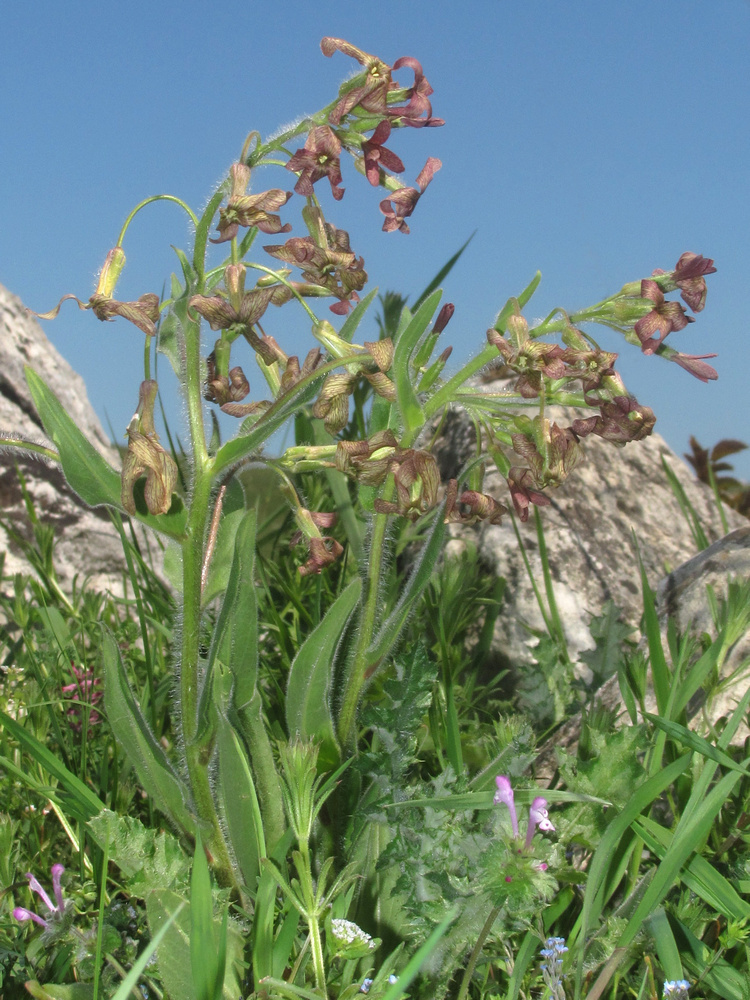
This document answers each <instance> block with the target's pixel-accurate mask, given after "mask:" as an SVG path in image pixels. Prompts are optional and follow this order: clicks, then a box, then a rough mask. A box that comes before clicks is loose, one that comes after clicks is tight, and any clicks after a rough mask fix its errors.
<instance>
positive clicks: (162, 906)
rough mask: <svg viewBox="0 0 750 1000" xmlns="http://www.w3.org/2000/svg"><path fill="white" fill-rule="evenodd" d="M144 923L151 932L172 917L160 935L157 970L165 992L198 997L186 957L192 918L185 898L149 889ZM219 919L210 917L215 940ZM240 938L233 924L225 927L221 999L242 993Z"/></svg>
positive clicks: (187, 999) (187, 998)
mask: <svg viewBox="0 0 750 1000" xmlns="http://www.w3.org/2000/svg"><path fill="white" fill-rule="evenodd" d="M146 912H147V915H148V925H149V929H150V931H151V933H152V934H157V933H158V932H159V931H160V930H161V929H163V928H164V926H165V925H166V924H167V923H168V921H169V920H170V917H173V919H172V922H171V924H170V925H169V926H168V927H167V930H166V933H165V935H164V944H163V947H161V948H160V949H159V953H158V965H159V974H160V976H161V978H162V980H163V983H164V988H165V990H166V993H167V994H168V995H169V996H170V997H175V998H179V1000H201V997H200V996H199V994H198V992H197V990H196V987H195V984H194V983H193V976H192V969H191V959H190V930H191V926H192V918H191V914H190V904H189V903H188V902H187V900H185V899H183V898H182V897H180V896H178V895H177V893H175V892H170V891H169V890H167V889H165V890H160V891H157V892H152V893H151V894H150V895H149V896H148V898H147V900H146ZM222 922H223V921H218V920H214V930H215V933H216V940H218V939H219V935H220V933H221V926H222ZM243 950H244V939H243V937H242V935H241V934H240V933H239V931H238V930H237V928H236V927H234V926H233V925H232V924H229V925H228V927H227V953H226V969H225V972H224V982H223V987H222V991H221V997H222V998H223V1000H237V997H239V996H242V995H243V991H242V987H241V984H240V980H239V977H238V975H237V971H236V970H237V968H238V967H239V966H240V963H241V962H242V955H243Z"/></svg>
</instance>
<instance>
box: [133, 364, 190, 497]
mask: <svg viewBox="0 0 750 1000" xmlns="http://www.w3.org/2000/svg"><path fill="white" fill-rule="evenodd" d="M158 388H159V387H158V385H157V384H156V382H155V381H154V380H153V379H149V380H147V381H145V382H141V388H140V392H139V400H138V409H137V411H136V413H135V415H134V416H133V419H132V420H131V421H130V424H129V425H128V432H127V433H128V450H127V451H126V453H125V457H124V459H123V462H122V473H121V480H122V489H121V494H120V501H121V503H122V506H123V507H124V508H125V510H126V511H127V512H128V514H135V513H136V504H135V499H134V497H133V487H134V486H135V484H136V481H137V480H138V479H139V478H140V477H141V476H142V475H143V474H144V472H145V474H146V489H145V500H146V507H147V508H148V512H149V514H166V513H167V511H168V510H169V508H170V507H171V506H172V492H173V490H174V488H175V485H176V483H177V464H176V463H175V461H174V459H173V458H172V456H171V455H169V454H167V452H166V451H165V450H164V448H162V446H161V445H160V444H159V435H158V434H157V433H156V428H155V427H154V405H155V403H156V395H157V392H158Z"/></svg>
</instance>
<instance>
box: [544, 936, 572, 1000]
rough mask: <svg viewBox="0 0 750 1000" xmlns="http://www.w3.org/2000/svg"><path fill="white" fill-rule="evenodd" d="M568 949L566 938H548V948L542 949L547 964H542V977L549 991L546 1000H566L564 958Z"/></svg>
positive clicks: (545, 995) (545, 996)
mask: <svg viewBox="0 0 750 1000" xmlns="http://www.w3.org/2000/svg"><path fill="white" fill-rule="evenodd" d="M567 950H568V949H567V948H566V947H565V938H562V937H549V938H547V947H546V948H542V950H541V952H540V954H541V956H542V958H544V959H546V962H543V963H542V976H543V977H544V985H545V986H546V987H547V989H548V990H549V992H548V993H545V994H544V1000H565V992H564V990H563V985H562V957H563V955H564V954H565V952H566V951H567Z"/></svg>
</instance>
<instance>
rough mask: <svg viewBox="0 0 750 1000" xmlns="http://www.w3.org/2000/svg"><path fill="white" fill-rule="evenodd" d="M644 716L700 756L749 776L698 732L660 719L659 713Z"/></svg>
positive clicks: (745, 770) (743, 768)
mask: <svg viewBox="0 0 750 1000" xmlns="http://www.w3.org/2000/svg"><path fill="white" fill-rule="evenodd" d="M646 718H647V719H648V720H649V721H650V722H652V723H653V724H654V726H656V728H657V729H661V730H663V732H665V733H666V734H667V736H669V737H671V739H673V740H674V741H675V742H677V743H682V744H683V745H684V746H686V747H689V748H690V749H691V750H695V752H696V753H699V754H701V756H703V757H707V758H708V760H712V761H714V762H715V763H716V764H721V766H722V767H726V768H729V769H730V770H733V771H739V772H740V774H745V775H747V776H748V777H750V771H748V769H747V768H746V767H742V765H741V764H737V763H735V761H734V760H733V759H732V758H731V757H730V756H729V754H727V753H724V751H723V750H719V749H717V748H716V747H715V746H714V745H713V743H709V742H708V740H706V739H704V738H703V737H702V736H699V735H698V733H694V732H693V731H692V729H687V728H686V727H685V726H681V725H680V724H679V723H678V722H670V721H669V720H668V719H662V718H661V716H659V715H651V714H650V713H649V712H647V713H646Z"/></svg>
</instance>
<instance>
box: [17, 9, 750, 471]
mask: <svg viewBox="0 0 750 1000" xmlns="http://www.w3.org/2000/svg"><path fill="white" fill-rule="evenodd" d="M323 35H334V36H338V37H343V38H346V39H348V40H349V41H352V42H353V43H355V44H357V45H359V46H360V47H361V48H363V49H365V50H367V51H369V52H373V53H375V54H377V55H379V56H380V57H381V58H382V59H384V60H385V61H386V62H389V63H391V62H393V61H394V60H395V59H396V58H398V57H399V56H403V55H410V56H414V57H416V58H418V59H419V60H420V61H421V62H422V64H423V66H424V69H425V74H426V76H427V77H428V79H429V81H430V83H431V84H432V86H433V87H434V90H435V93H434V95H433V98H432V100H433V109H434V114H435V115H439V116H440V117H442V118H445V120H446V125H445V127H444V128H440V129H421V130H417V129H404V130H402V131H400V132H398V133H396V134H395V136H394V140H392V141H391V143H390V145H391V146H392V147H393V148H394V149H395V150H396V151H397V152H398V153H399V155H401V157H402V159H403V160H404V163H405V164H406V172H405V174H404V175H403V177H404V179H405V183H413V182H414V178H415V177H416V175H417V173H418V172H419V170H420V169H421V167H422V165H423V164H424V162H425V160H426V159H427V157H428V156H437V157H439V158H440V159H441V160H442V161H443V168H442V170H441V171H440V172H439V173H438V174H437V175H436V177H435V179H434V181H433V183H432V184H431V186H430V188H429V189H428V191H427V193H426V194H425V196H424V197H423V198H422V200H421V201H420V203H419V205H418V207H417V209H416V211H415V213H414V215H413V217H412V220H411V223H412V226H411V228H412V233H411V235H409V236H404V235H402V234H401V233H392V234H385V233H382V232H381V231H380V227H381V223H382V217H381V216H380V213H379V211H378V201H379V197H378V192H377V191H375V190H374V189H372V188H370V187H369V185H367V183H366V182H365V181H364V180H363V178H361V177H360V176H359V175H358V174H356V173H355V172H354V170H353V168H352V166H351V163H350V162H347V163H344V186H345V187H346V188H347V193H346V196H345V197H344V199H343V201H342V202H340V203H338V204H336V205H335V207H334V206H333V203H332V201H331V199H330V198H329V197H328V196H325V201H324V208H325V209H326V210H327V211H328V217H329V218H330V219H331V220H332V221H334V222H335V223H336V224H337V225H338V226H339V227H340V228H345V229H347V230H349V232H350V234H351V239H352V245H353V248H354V249H355V250H356V251H357V252H358V253H361V254H362V255H363V256H364V257H365V266H366V269H367V271H368V273H369V275H370V287H371V286H372V285H374V284H377V285H379V286H380V288H381V290H384V289H388V288H390V289H395V290H397V291H400V292H402V293H404V294H408V295H411V296H416V295H417V294H418V293H419V292H420V291H421V290H422V288H423V287H424V285H425V284H426V283H427V282H428V281H429V280H430V279H431V277H432V276H433V275H434V273H435V272H436V271H437V270H438V269H439V268H440V266H441V265H442V264H443V263H444V261H445V260H446V259H447V258H448V257H449V256H450V255H451V254H452V253H453V252H454V251H455V250H456V249H457V248H458V246H460V244H462V243H463V242H464V241H465V240H466V238H467V237H468V236H469V235H470V234H471V233H472V232H473V231H474V230H476V231H477V232H476V236H475V238H474V240H473V242H472V243H471V244H470V246H469V248H468V249H467V251H466V253H465V254H464V256H463V258H462V260H461V261H460V262H459V265H458V266H457V267H456V268H455V270H454V272H453V273H452V275H451V276H450V278H449V279H448V281H447V283H446V286H445V299H446V300H448V301H452V302H454V303H455V305H456V314H455V316H454V319H453V321H452V323H451V325H450V326H449V327H448V330H447V331H446V333H445V334H444V338H445V343H446V344H448V343H452V344H453V345H454V347H455V355H454V356H455V357H456V358H458V359H465V358H467V357H468V356H469V355H470V354H471V352H472V351H473V350H476V349H478V348H479V347H480V346H481V345H482V344H483V343H484V335H485V330H486V328H487V327H488V326H489V325H491V323H492V320H493V318H494V315H495V313H496V312H497V310H498V309H499V308H500V307H501V306H502V305H503V303H504V302H505V300H506V298H507V297H508V296H510V295H514V294H516V293H518V292H519V291H520V290H521V289H522V288H523V287H524V286H525V285H526V284H527V282H528V281H529V280H530V278H531V277H532V275H533V274H534V272H535V271H536V269H537V268H539V269H540V270H541V271H542V274H543V281H542V285H541V287H540V290H539V291H538V292H537V295H536V296H535V298H534V299H533V300H532V303H531V304H530V306H529V308H528V310H527V314H528V315H529V317H536V316H543V315H545V314H546V313H547V312H549V311H550V310H551V309H552V308H554V307H555V306H563V307H566V308H568V309H570V310H574V309H576V308H580V307H582V306H584V305H587V304H591V303H593V302H595V301H598V300H599V299H601V298H603V297H604V296H605V295H607V294H609V293H611V292H614V291H616V290H617V289H618V288H619V287H620V286H621V285H622V284H623V283H624V282H625V281H630V280H634V279H637V278H641V277H646V276H647V275H649V274H650V272H651V271H652V270H653V269H654V268H656V267H661V268H663V269H665V270H666V269H670V268H671V267H673V266H674V264H675V263H676V261H677V259H678V257H679V256H680V254H681V253H682V252H683V251H684V250H692V251H695V252H698V253H702V254H704V255H705V256H708V257H713V258H714V259H715V261H716V266H717V267H718V273H717V274H715V275H712V276H711V277H710V279H709V293H708V302H707V306H706V309H705V311H704V312H703V313H701V314H700V315H699V316H698V319H697V322H696V323H694V324H692V325H691V326H690V327H688V328H687V329H686V330H685V331H683V332H681V333H673V334H672V335H671V336H670V338H669V340H668V342H669V343H670V344H671V345H672V346H673V347H675V348H677V349H678V350H681V351H684V352H686V353H695V354H704V353H712V352H716V353H718V355H719V357H718V358H717V359H716V360H715V361H714V362H711V363H712V364H714V366H715V367H716V368H717V370H718V371H719V375H720V379H719V381H718V382H715V383H709V384H708V385H704V384H703V383H701V382H698V381H696V380H695V379H693V378H691V376H690V375H688V374H687V372H684V371H683V370H682V369H680V368H679V367H678V366H677V365H674V364H669V363H667V362H665V361H662V360H661V359H659V358H655V357H644V356H642V355H640V353H639V352H638V351H637V350H636V349H635V348H633V347H631V346H630V345H627V344H625V343H624V341H622V340H621V338H619V337H618V335H616V334H614V333H611V334H610V333H608V332H605V331H601V333H600V334H597V336H598V339H600V342H601V343H602V346H604V347H606V348H607V349H610V350H619V351H620V352H621V353H620V361H619V362H618V366H619V369H620V371H621V373H622V375H623V378H624V380H625V383H626V385H627V386H628V388H629V389H630V391H631V392H632V393H633V394H634V395H636V396H637V397H638V400H639V401H640V402H641V403H643V404H646V405H649V406H651V407H652V408H653V409H654V410H655V412H656V414H657V418H658V423H657V430H658V431H660V432H661V433H662V434H663V435H664V436H665V437H666V438H667V440H668V441H669V443H670V444H671V445H672V447H673V448H675V450H677V451H678V452H682V451H684V450H685V449H686V447H687V439H688V437H689V435H690V434H691V433H692V434H695V435H696V436H697V437H698V438H699V440H700V441H701V442H702V443H703V444H705V445H708V444H712V443H715V442H716V441H717V440H718V439H719V438H722V437H738V438H741V439H745V440H747V441H748V442H750V419H749V416H750V407H749V406H748V402H747V397H748V393H747V379H748V361H747V349H746V341H747V333H746V327H747V319H746V313H747V306H746V300H745V297H744V295H745V289H746V287H747V285H748V273H749V271H750V253H749V250H748V233H750V198H749V195H748V164H749V163H750V124H749V123H750V107H749V106H748V105H749V103H750V102H749V100H748V93H749V91H748V74H747V53H748V51H749V50H750V3H749V2H748V0H720V2H717V3H711V4H707V3H704V2H696V0H682V2H676V0H663V2H662V3H660V4H658V5H654V4H652V3H646V2H640V0H636V2H628V3H620V4H602V3H594V2H593V0H589V2H584V0H581V2H578V3H560V2H559V0H554V2H553V0H536V2H534V3H528V2H527V3H524V2H520V0H518V2H515V0H476V2H472V0H468V2H466V3H464V4H456V3H455V0H451V2H444V0H430V2H423V0H410V2H408V3H404V2H400V3H395V2H391V0H380V2H378V4H377V5H374V4H364V3H350V4H346V5H344V4H339V3H336V4H334V3H327V2H320V3H317V4H308V3H304V4H303V3H295V2H291V3H287V4H284V5H267V4H263V5H261V4H258V3H254V2H251V0H246V2H245V3H242V4H232V5H221V6H219V5H215V6H214V5H208V4H205V3H201V4H198V3H194V2H192V0H183V2H182V3H180V4H165V3H161V2H159V0H152V2H149V3H144V2H141V0H131V2H129V3H127V4H118V5H115V4H112V3H102V2H99V3H96V4H95V3H90V2H88V0H81V2H76V0H72V2H71V3H67V4H61V3H53V2H41V3H34V2H29V3H28V4H25V5H21V4H13V5H11V6H10V7H9V9H8V11H6V12H5V13H4V15H3V37H2V40H0V98H1V100H0V122H1V123H2V136H3V140H2V143H1V144H0V223H1V224H0V282H2V284H4V285H5V286H6V287H8V288H9V289H10V290H11V291H13V292H14V293H15V294H17V295H19V296H20V297H21V298H22V299H23V300H24V302H25V303H26V304H27V305H28V306H30V307H32V308H34V309H37V310H38V311H43V310H46V309H49V308H51V307H52V306H53V305H54V304H55V303H56V302H57V301H58V299H59V298H60V297H61V296H62V295H63V294H64V293H66V292H75V293H76V294H77V295H78V296H79V297H80V298H82V299H86V298H87V297H88V296H89V295H90V294H91V292H92V291H93V287H94V283H95V276H96V273H97V271H98V269H99V267H100V266H101V263H102V261H103V259H104V256H105V254H106V252H107V250H108V249H109V248H110V247H111V246H112V245H113V244H114V241H115V239H116V237H117V234H118V232H119V229H120V226H121V224H122V222H123V220H124V218H125V216H126V215H127V213H128V212H129V210H130V209H131V208H132V207H133V206H134V205H135V204H136V203H137V202H138V201H139V200H141V199H142V198H144V197H146V196H148V195H151V194H157V193H162V192H169V193H172V194H176V195H178V196H180V197H182V198H184V199H185V200H186V201H188V202H189V203H191V204H192V205H193V206H194V208H196V209H200V208H201V207H202V205H203V204H204V203H205V201H206V200H207V198H208V196H209V195H210V193H211V191H212V189H213V187H214V185H215V184H216V183H217V182H218V181H219V180H220V179H221V177H222V176H223V174H224V172H225V171H226V169H227V167H228V166H229V164H230V163H231V162H232V161H233V160H234V159H236V157H237V155H238V153H239V150H240V148H241V145H242V142H243V139H244V137H245V135H246V134H247V133H248V132H249V131H250V130H251V129H258V130H259V131H260V132H261V134H263V135H268V134H270V133H271V132H273V131H275V130H276V129H277V128H278V127H279V126H280V125H282V124H284V123H288V122H289V121H291V120H292V119H294V118H296V117H297V116H299V115H301V114H304V113H307V112H313V111H315V110H317V109H318V108H319V107H321V106H322V105H323V104H325V103H326V102H327V101H329V100H331V99H332V97H333V96H335V93H336V91H337V87H338V84H339V83H340V82H341V80H343V79H344V78H345V77H346V76H347V75H349V73H350V72H351V70H352V69H353V68H354V65H355V64H354V63H353V62H352V61H351V60H349V59H347V58H346V57H344V56H342V55H340V54H336V55H335V56H334V57H333V58H332V59H326V58H324V57H323V56H322V55H321V53H320V49H319V42H320V39H321V37H322V36H323ZM407 78H408V74H407ZM272 186H283V187H287V188H289V189H290V188H291V187H292V185H291V183H290V182H289V178H288V177H287V178H281V177H279V175H278V173H276V174H272V173H269V174H268V175H267V177H259V178H257V181H256V186H255V190H262V189H264V188H266V187H272ZM294 205H295V201H292V202H291V203H290V205H289V206H288V209H287V212H288V218H289V219H290V220H292V221H293V220H294V219H295V216H294V215H293V214H292V211H291V210H292V208H293V206H294ZM296 232H297V228H295V233H296ZM263 242H267V240H264V241H263ZM271 242H274V241H273V240H271ZM170 244H175V245H178V246H184V247H187V246H189V244H190V233H189V231H188V229H187V227H186V225H185V221H184V216H183V215H182V214H181V212H180V211H179V210H178V209H177V208H176V207H175V206H171V205H168V204H157V205H156V206H154V207H153V208H151V209H150V211H148V212H143V213H141V214H140V215H139V216H138V219H137V220H136V222H135V223H134V225H133V226H132V227H131V229H130V231H129V233H128V236H127V239H126V243H125V251H126V254H127V257H128V265H127V267H126V270H125V272H124V275H123V278H122V280H121V283H120V285H119V286H118V297H120V298H123V299H129V298H136V297H137V296H138V295H140V294H142V293H143V292H145V291H156V292H160V291H161V288H162V285H163V282H164V281H165V280H166V279H168V276H169V274H170V273H171V271H172V270H174V269H175V268H176V258H175V257H174V254H173V251H172V250H171V249H170ZM66 307H67V308H66ZM320 312H321V314H325V315H329V314H328V311H327V308H326V307H325V306H323V307H322V309H321V310H320ZM278 317H279V318H278V319H277V318H276V316H274V320H275V324H276V325H275V326H274V327H273V328H270V327H269V332H272V333H274V335H275V336H276V337H277V339H278V340H279V341H280V342H281V343H282V346H284V348H285V349H286V350H287V351H288V352H289V353H296V352H299V353H301V354H302V355H304V353H305V352H306V350H307V349H308V347H309V346H312V343H311V337H310V334H309V328H308V326H307V323H306V321H305V320H304V317H302V316H301V315H296V316H292V310H290V309H289V308H288V307H287V308H286V309H284V310H282V311H281V312H280V313H279V314H278ZM282 323H283V326H282V325H280V324H282ZM45 330H46V332H47V334H48V336H49V337H50V339H51V340H52V341H53V343H54V344H55V345H56V346H57V347H58V349H59V350H60V351H61V352H62V353H63V354H64V355H65V357H67V358H68V360H69V361H70V362H71V363H72V364H73V366H74V367H75V368H76V369H77V370H78V371H80V372H81V373H82V374H83V376H84V377H85V379H86V381H87V384H88V387H89V394H90V397H91V399H92V402H93V403H94V406H95V407H96V409H97V411H98V412H99V414H100V416H101V417H102V419H103V421H104V422H105V426H106V422H107V421H109V422H111V424H112V426H113V427H114V428H115V430H116V431H117V433H122V432H123V431H124V428H125V425H126V423H127V421H128V418H129V417H130V415H131V414H132V412H133V410H134V408H135V404H136V402H137V392H138V384H139V381H140V379H141V377H142V336H141V334H140V333H139V332H138V331H137V330H136V329H135V328H134V327H132V326H131V325H130V324H128V323H127V322H126V321H124V320H117V321H116V322H115V323H112V324H107V325H104V324H101V323H99V322H98V321H97V320H96V319H95V318H94V317H93V316H92V315H91V314H90V313H81V312H79V311H78V309H77V308H76V307H75V305H74V304H71V303H66V304H65V305H64V306H63V310H62V312H61V315H60V318H59V319H58V320H57V321H55V322H54V323H47V324H45ZM245 369H246V371H248V372H252V371H253V364H252V362H251V361H250V359H249V358H247V359H245ZM162 371H163V372H166V364H165V363H164V364H163V365H162ZM251 384H252V385H253V386H254V387H257V388H258V390H259V395H260V385H259V377H258V376H256V377H255V379H253V378H252V376H251ZM172 398H173V397H172ZM178 414H179V411H178ZM178 419H179V416H178ZM629 447H636V446H634V445H631V446H629ZM736 467H737V469H738V471H740V472H741V473H742V475H744V476H745V477H746V478H750V455H748V454H747V453H746V454H745V455H744V456H740V457H738V459H737V462H736Z"/></svg>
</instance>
